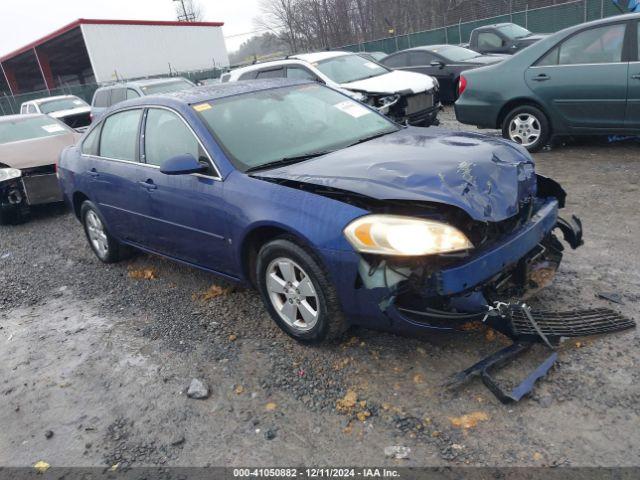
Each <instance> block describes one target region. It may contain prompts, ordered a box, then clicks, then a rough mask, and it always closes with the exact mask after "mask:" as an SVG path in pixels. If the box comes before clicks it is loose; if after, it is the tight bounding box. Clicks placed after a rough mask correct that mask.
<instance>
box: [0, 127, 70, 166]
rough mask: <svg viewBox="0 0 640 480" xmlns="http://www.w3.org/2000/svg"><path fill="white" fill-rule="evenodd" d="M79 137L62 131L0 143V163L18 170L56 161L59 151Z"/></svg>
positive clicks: (51, 163)
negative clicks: (57, 133) (45, 135)
mask: <svg viewBox="0 0 640 480" xmlns="http://www.w3.org/2000/svg"><path fill="white" fill-rule="evenodd" d="M79 138H80V135H79V134H77V133H72V132H68V133H64V134H62V135H53V136H51V137H43V138H35V139H31V140H22V141H19V142H11V143H4V144H0V164H5V165H7V166H8V167H11V168H17V169H19V170H22V169H25V168H34V167H42V166H46V165H53V164H55V163H57V161H58V157H59V156H60V152H62V150H64V149H65V148H66V147H68V146H69V145H73V144H74V143H76V141H77V140H78V139H79Z"/></svg>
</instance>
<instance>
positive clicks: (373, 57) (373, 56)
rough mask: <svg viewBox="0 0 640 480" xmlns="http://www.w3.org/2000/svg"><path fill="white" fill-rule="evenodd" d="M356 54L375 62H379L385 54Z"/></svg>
mask: <svg viewBox="0 0 640 480" xmlns="http://www.w3.org/2000/svg"><path fill="white" fill-rule="evenodd" d="M358 55H360V56H361V57H364V58H366V59H367V60H371V61H372V62H377V63H380V60H382V59H383V58H385V57H386V56H387V54H386V53H384V52H358Z"/></svg>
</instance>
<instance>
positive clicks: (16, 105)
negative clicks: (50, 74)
mask: <svg viewBox="0 0 640 480" xmlns="http://www.w3.org/2000/svg"><path fill="white" fill-rule="evenodd" d="M225 71H226V69H221V68H214V69H209V70H196V71H190V72H172V74H171V75H155V76H151V77H145V78H162V77H168V76H171V77H184V78H188V79H189V80H191V81H192V82H199V81H201V80H205V79H210V78H219V77H220V75H222V74H223V73H224V72H225ZM133 80H140V79H130V80H129V81H133ZM113 83H115V82H108V83H103V84H97V83H91V84H86V85H66V86H63V87H59V88H55V89H52V90H38V91H35V92H28V93H22V94H19V95H5V94H3V95H0V115H13V114H17V113H20V105H22V104H23V103H24V102H29V101H31V100H35V99H37V98H44V97H55V96H57V95H75V96H77V97H80V98H81V99H83V100H84V101H85V102H87V103H89V104H90V103H91V100H92V99H93V94H94V92H95V91H96V90H97V89H98V88H99V87H101V86H103V85H109V84H113Z"/></svg>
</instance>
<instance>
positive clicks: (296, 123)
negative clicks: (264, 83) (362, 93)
mask: <svg viewBox="0 0 640 480" xmlns="http://www.w3.org/2000/svg"><path fill="white" fill-rule="evenodd" d="M193 108H194V110H196V111H197V112H200V115H201V116H202V118H203V119H204V121H205V122H206V123H207V125H208V126H209V129H210V131H211V132H212V133H213V135H214V136H215V137H216V138H217V140H218V142H219V143H220V144H221V145H222V147H223V148H224V149H225V150H226V152H227V153H228V155H229V157H230V159H231V161H232V162H233V163H234V165H235V166H236V168H238V169H239V170H241V171H243V172H244V171H247V170H249V169H255V168H256V167H261V166H265V167H266V166H267V165H269V164H271V163H275V162H279V161H282V160H283V159H296V158H298V157H303V156H305V155H309V154H316V153H318V152H330V151H333V150H338V149H341V148H344V147H347V146H348V145H351V144H354V143H356V142H358V141H360V140H363V139H367V138H371V137H375V136H379V135H383V134H386V133H391V132H395V131H397V130H398V129H399V127H398V126H397V125H395V124H394V123H392V122H391V121H389V120H387V119H386V118H385V117H383V116H382V115H379V114H377V113H375V112H373V111H372V110H370V109H369V108H367V107H365V106H364V105H362V104H360V103H358V102H356V101H355V100H351V99H350V98H349V97H346V96H344V95H342V94H340V93H338V92H336V91H334V90H331V89H329V88H327V87H324V86H322V85H317V84H311V85H310V84H305V85H297V86H293V87H281V88H276V89H271V90H264V91H259V92H254V93H250V94H245V95H236V96H233V97H229V98H223V99H220V100H215V101H212V102H206V103H201V104H198V105H194V107H193Z"/></svg>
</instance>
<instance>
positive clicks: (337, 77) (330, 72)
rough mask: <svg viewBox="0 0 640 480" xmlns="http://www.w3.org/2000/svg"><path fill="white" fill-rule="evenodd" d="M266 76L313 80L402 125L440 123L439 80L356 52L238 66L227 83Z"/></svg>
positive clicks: (224, 78) (309, 55) (227, 79)
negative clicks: (383, 64)
mask: <svg viewBox="0 0 640 480" xmlns="http://www.w3.org/2000/svg"><path fill="white" fill-rule="evenodd" d="M262 78H295V79H305V80H312V81H315V82H320V83H323V84H325V85H328V86H330V87H332V88H334V89H336V90H340V91H342V92H344V93H346V94H347V95H349V96H351V97H353V98H355V99H356V100H360V101H362V102H365V103H367V104H369V105H371V106H373V107H375V108H377V109H378V110H379V111H380V112H381V113H383V114H385V115H388V116H389V117H390V118H392V119H393V120H395V121H397V122H399V123H408V124H411V125H421V126H429V125H437V124H438V120H437V116H438V112H439V111H440V108H441V106H440V100H439V95H438V88H439V85H438V81H437V80H436V79H435V78H433V77H430V76H428V75H423V74H421V73H414V72H407V71H400V70H390V69H388V68H387V67H384V66H382V65H380V64H378V63H375V62H373V61H371V60H369V59H367V58H364V57H361V56H360V55H358V54H355V53H351V52H319V53H308V54H302V55H293V56H290V57H287V58H286V59H284V60H275V61H270V62H264V63H257V64H255V65H251V66H248V67H243V68H238V69H236V70H233V71H232V72H230V73H228V74H225V75H224V76H223V77H222V82H235V81H238V80H254V79H262Z"/></svg>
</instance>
